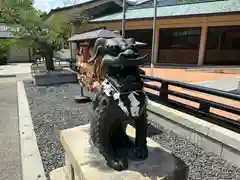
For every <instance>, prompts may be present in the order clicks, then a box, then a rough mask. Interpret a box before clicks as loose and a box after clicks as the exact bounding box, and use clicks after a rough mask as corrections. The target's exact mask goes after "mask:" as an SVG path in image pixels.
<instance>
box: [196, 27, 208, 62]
mask: <svg viewBox="0 0 240 180" xmlns="http://www.w3.org/2000/svg"><path fill="white" fill-rule="evenodd" d="M207 30H208V27H207V25H206V23H204V25H203V26H202V28H201V38H200V46H199V51H198V62H197V64H198V65H199V66H201V65H203V64H204V58H205V50H206V43H207Z"/></svg>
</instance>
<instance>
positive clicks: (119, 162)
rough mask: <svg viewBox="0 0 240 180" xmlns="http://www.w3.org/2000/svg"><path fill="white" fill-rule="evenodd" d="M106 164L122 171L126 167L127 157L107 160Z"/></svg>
mask: <svg viewBox="0 0 240 180" xmlns="http://www.w3.org/2000/svg"><path fill="white" fill-rule="evenodd" d="M107 165H108V166H109V167H110V168H112V169H114V170H116V171H122V170H125V169H127V168H128V160H127V158H121V159H112V160H110V161H107Z"/></svg>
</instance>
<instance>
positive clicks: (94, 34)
mask: <svg viewBox="0 0 240 180" xmlns="http://www.w3.org/2000/svg"><path fill="white" fill-rule="evenodd" d="M101 37H102V38H113V37H119V35H117V34H116V33H114V32H112V31H109V30H106V29H97V30H93V31H89V32H85V33H81V34H75V35H73V36H72V37H71V38H69V41H81V40H90V39H97V38H101Z"/></svg>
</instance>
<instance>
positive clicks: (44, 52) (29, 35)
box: [0, 0, 73, 70]
mask: <svg viewBox="0 0 240 180" xmlns="http://www.w3.org/2000/svg"><path fill="white" fill-rule="evenodd" d="M0 17H1V19H0V21H4V22H5V23H7V24H9V25H11V27H12V28H11V29H12V33H13V35H14V37H15V39H17V40H18V42H21V44H22V45H25V46H28V47H31V48H34V49H38V50H39V53H40V55H41V56H42V57H44V58H45V60H46V66H47V69H48V70H54V66H53V60H52V58H53V52H54V51H59V50H61V49H62V48H63V47H64V46H65V45H66V42H67V39H68V38H69V34H70V28H71V27H70V22H71V19H72V18H73V17H70V16H67V15H66V14H64V15H54V16H53V17H52V18H51V20H46V19H47V14H46V13H44V12H41V11H39V10H38V9H35V8H34V7H33V1H32V0H0Z"/></svg>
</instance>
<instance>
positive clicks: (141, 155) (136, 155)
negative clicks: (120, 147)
mask: <svg viewBox="0 0 240 180" xmlns="http://www.w3.org/2000/svg"><path fill="white" fill-rule="evenodd" d="M147 157H148V149H147V146H142V147H139V146H137V147H134V148H132V149H131V150H130V158H131V159H132V160H145V159H147Z"/></svg>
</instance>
